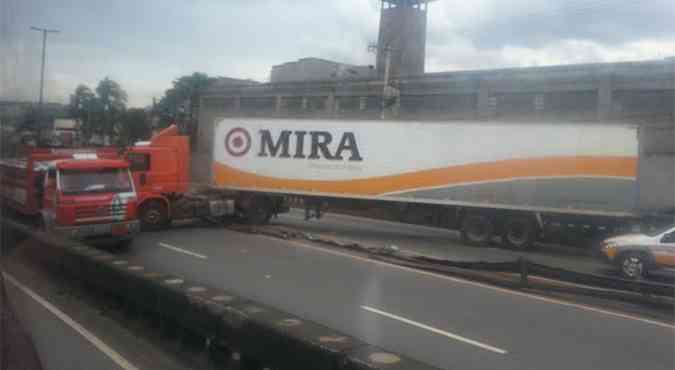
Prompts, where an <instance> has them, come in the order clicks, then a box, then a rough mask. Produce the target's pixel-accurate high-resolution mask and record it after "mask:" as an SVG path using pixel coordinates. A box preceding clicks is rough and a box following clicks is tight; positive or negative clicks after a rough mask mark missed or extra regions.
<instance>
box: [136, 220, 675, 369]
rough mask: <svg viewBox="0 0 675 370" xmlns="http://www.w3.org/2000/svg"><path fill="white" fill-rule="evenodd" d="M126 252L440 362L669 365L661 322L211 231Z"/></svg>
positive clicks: (471, 365)
mask: <svg viewBox="0 0 675 370" xmlns="http://www.w3.org/2000/svg"><path fill="white" fill-rule="evenodd" d="M128 255H129V258H133V259H134V261H135V263H138V262H140V263H141V264H142V265H143V266H144V267H145V268H146V270H153V269H155V270H158V271H162V272H166V273H172V274H177V275H179V276H181V277H183V278H186V279H188V280H192V281H196V282H200V283H203V284H207V285H210V286H212V287H217V288H221V289H225V290H230V291H233V292H235V293H237V294H239V295H241V296H244V297H247V298H250V299H254V300H257V301H260V302H262V303H264V304H267V305H271V306H274V307H277V308H279V309H282V310H286V311H288V312H290V313H293V314H295V315H298V316H300V317H303V318H305V319H310V320H314V321H316V322H319V323H322V324H324V325H327V326H329V327H331V328H333V329H336V330H340V331H342V332H344V333H346V334H349V335H352V336H354V337H357V338H359V339H361V340H364V341H367V342H369V343H371V344H375V345H378V346H381V347H384V348H385V349H388V350H391V351H396V352H399V353H402V354H404V355H407V356H409V357H412V358H414V359H417V360H420V361H423V362H426V363H429V364H432V365H434V366H437V367H440V368H444V369H460V370H464V369H513V370H522V369H565V370H568V369H608V370H610V369H611V370H617V369H638V368H639V369H654V370H656V369H668V370H671V369H673V368H675V358H674V355H673V348H674V346H675V327H674V326H673V325H672V324H668V323H662V322H659V321H652V320H648V319H642V318H639V317H635V316H630V315H621V314H614V313H612V312H609V311H604V310H601V309H596V308H591V307H587V306H581V305H575V304H572V303H567V302H562V301H556V300H552V299H547V298H542V297H537V296H532V295H527V294H523V293H519V292H514V291H509V290H504V289H500V288H495V287H490V286H486V285H482V284H478V283H474V282H468V281H464V280H461V279H454V278H450V277H445V276H439V275H434V274H430V273H426V272H421V271H416V270H411V269H406V268H403V267H398V266H392V265H388V264H385V263H381V262H377V261H372V260H368V259H365V258H363V257H359V256H355V255H351V254H347V253H344V252H340V251H337V250H333V249H327V248H323V247H317V246H314V245H311V244H307V243H304V242H299V241H286V240H279V239H273V238H268V237H264V236H259V235H248V234H242V233H237V232H234V231H229V230H224V229H218V228H181V229H173V230H168V231H162V232H157V233H144V234H142V235H141V236H140V237H139V238H138V239H137V240H136V241H135V242H134V246H133V247H132V249H131V251H130V252H128Z"/></svg>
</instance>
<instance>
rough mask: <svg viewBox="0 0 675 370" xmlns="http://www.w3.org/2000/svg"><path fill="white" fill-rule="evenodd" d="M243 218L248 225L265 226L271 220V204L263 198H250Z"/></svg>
mask: <svg viewBox="0 0 675 370" xmlns="http://www.w3.org/2000/svg"><path fill="white" fill-rule="evenodd" d="M245 218H246V223H247V224H249V225H265V224H267V223H268V222H269V221H270V219H271V218H272V203H271V202H270V200H269V199H268V198H265V197H254V198H251V200H250V201H249V204H248V207H246V211H245Z"/></svg>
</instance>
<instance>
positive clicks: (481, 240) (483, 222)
mask: <svg viewBox="0 0 675 370" xmlns="http://www.w3.org/2000/svg"><path fill="white" fill-rule="evenodd" d="M493 232H494V225H493V224H492V220H491V219H490V218H489V217H488V216H486V215H481V214H469V215H466V216H465V217H464V218H463V219H462V227H461V234H462V241H463V242H464V243H466V244H469V245H475V246H485V245H488V244H490V241H492V234H493Z"/></svg>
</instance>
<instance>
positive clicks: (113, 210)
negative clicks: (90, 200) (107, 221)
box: [75, 204, 126, 219]
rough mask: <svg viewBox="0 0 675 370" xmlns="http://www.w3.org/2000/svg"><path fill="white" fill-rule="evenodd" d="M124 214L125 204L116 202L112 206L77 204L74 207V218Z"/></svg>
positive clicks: (119, 215) (121, 215)
mask: <svg viewBox="0 0 675 370" xmlns="http://www.w3.org/2000/svg"><path fill="white" fill-rule="evenodd" d="M125 215H126V206H125V205H124V204H116V205H113V206H79V207H77V208H76V209H75V218H77V219H89V218H104V217H106V218H107V217H124V216H125Z"/></svg>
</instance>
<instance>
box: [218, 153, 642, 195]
mask: <svg viewBox="0 0 675 370" xmlns="http://www.w3.org/2000/svg"><path fill="white" fill-rule="evenodd" d="M213 171H214V175H215V181H216V184H218V185H220V186H232V187H251V188H265V189H278V190H293V191H308V192H322V193H349V194H355V195H379V194H385V193H391V192H400V191H405V190H414V189H421V188H430V187H438V186H444V185H460V184H463V183H471V182H490V181H500V180H508V179H518V178H527V177H551V178H555V177H575V176H596V177H635V176H636V173H637V159H636V158H635V157H614V156H602V157H593V156H587V157H546V158H534V159H532V158H530V159H508V160H503V161H496V162H485V163H473V164H466V165H458V166H451V167H445V168H438V169H431V170H422V171H416V172H410V173H403V174H399V175H390V176H379V177H371V178H366V179H354V180H302V179H285V178H277V177H271V176H262V175H257V174H254V173H250V172H246V171H241V170H238V169H236V168H233V167H230V166H227V165H225V164H222V163H218V162H214V164H213Z"/></svg>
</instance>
